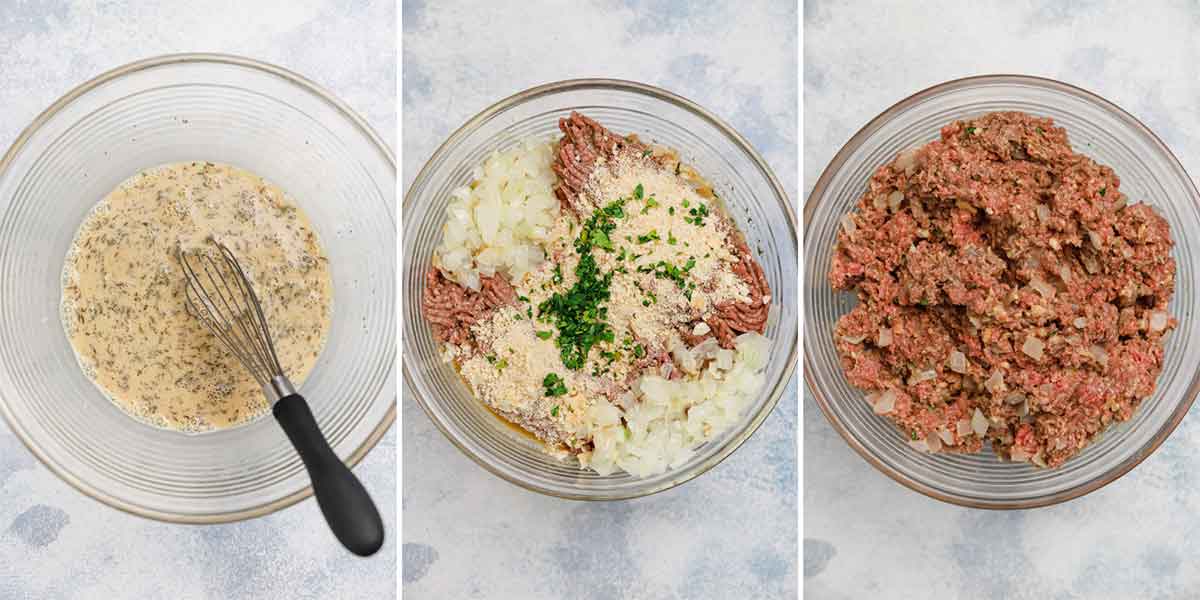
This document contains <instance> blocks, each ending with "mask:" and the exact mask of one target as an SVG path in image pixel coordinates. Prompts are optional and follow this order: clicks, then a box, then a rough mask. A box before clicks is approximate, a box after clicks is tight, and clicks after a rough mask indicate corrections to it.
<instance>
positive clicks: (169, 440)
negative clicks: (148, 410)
mask: <svg viewBox="0 0 1200 600" xmlns="http://www.w3.org/2000/svg"><path fill="white" fill-rule="evenodd" d="M185 160H208V161H213V162H223V163H229V164H233V165H236V166H239V167H242V168H245V169H249V170H250V171H252V172H254V173H257V174H259V175H262V176H263V177H265V178H266V179H268V180H269V181H272V182H274V183H276V184H278V185H279V186H280V187H282V188H283V189H284V190H285V191H287V192H288V193H289V194H291V195H292V196H293V197H294V198H295V200H296V202H297V203H298V204H299V206H300V207H301V208H302V209H303V210H304V211H305V212H306V213H307V214H308V216H309V218H310V219H311V220H312V222H313V225H314V226H315V227H316V229H317V233H318V235H319V236H320V239H321V241H322V243H323V244H324V245H325V248H326V250H327V252H328V255H329V259H330V264H331V272H332V275H333V282H334V300H333V321H332V325H331V329H330V332H329V337H328V342H327V343H326V346H325V349H324V351H323V352H322V354H321V357H320V359H319V361H318V362H317V365H316V367H315V368H314V369H313V371H312V374H311V375H310V377H309V378H308V381H306V382H305V384H304V386H303V388H302V390H301V391H302V392H303V393H304V395H305V396H306V397H307V398H308V401H309V403H310V404H311V406H312V410H313V413H314V414H315V415H316V418H317V422H318V423H319V425H320V427H321V429H322V431H324V433H325V435H326V437H328V438H329V441H330V444H331V445H332V446H333V449H334V451H335V452H336V453H337V454H338V456H339V457H341V458H342V459H344V460H346V461H347V462H349V463H350V464H355V463H357V462H358V461H359V460H360V459H361V458H362V457H363V456H364V455H365V454H366V453H367V451H368V450H370V448H371V447H372V446H373V445H374V444H375V442H376V441H378V440H379V438H380V437H382V435H383V434H384V432H386V431H387V428H388V427H389V426H390V425H391V422H392V420H393V419H394V417H395V409H396V404H395V384H396V381H395V377H396V376H395V369H394V363H395V356H396V355H395V352H396V344H395V306H396V299H395V261H394V256H395V250H394V249H395V239H396V238H395V236H396V220H395V212H394V211H395V208H394V207H395V200H396V198H395V195H396V193H395V175H396V167H395V160H394V158H393V157H392V154H391V152H390V150H388V148H387V147H386V146H385V145H384V143H383V142H382V141H381V140H380V139H379V137H378V136H377V135H376V134H375V133H374V132H372V131H371V129H370V127H368V126H367V124H366V123H365V122H364V121H363V120H362V119H361V118H359V117H357V116H356V115H354V114H353V113H352V112H351V111H350V109H349V108H347V107H346V106H345V105H344V104H342V103H341V102H340V101H338V100H336V99H334V98H333V97H332V96H330V95H329V94H328V93H327V92H325V91H323V90H321V89H319V88H318V87H317V86H316V85H314V84H313V83H312V82H309V81H307V80H305V79H303V78H302V77H300V76H298V75H296V74H294V73H290V72H288V71H285V70H283V69H280V68H278V67H274V66H270V65H266V64H262V63H259V62H255V61H252V60H248V59H244V58H237V57H232V56H217V55H175V56H164V57H160V58H153V59H149V60H144V61H141V62H137V63H133V64H130V65H127V66H124V67H120V68H118V69H115V70H113V71H110V72H108V73H105V74H103V75H101V76H99V77H97V78H95V79H93V80H92V81H89V82H87V83H85V84H83V85H82V86H80V87H78V88H76V89H74V90H72V91H71V92H70V93H68V94H67V95H66V96H64V97H63V98H62V99H61V100H59V101H58V102H55V103H54V105H53V106H51V107H50V108H49V109H47V110H46V112H44V113H42V114H41V115H40V116H38V118H37V119H36V120H34V122H33V123H32V124H31V125H30V126H29V127H28V128H27V129H26V130H25V131H24V132H23V133H22V134H21V136H20V137H19V138H18V139H17V141H16V143H14V144H13V146H12V148H11V149H10V150H9V151H8V153H7V154H6V155H5V156H4V158H3V160H2V162H0V412H3V414H4V417H5V419H6V420H7V421H8V424H9V426H10V427H11V428H12V430H13V431H14V432H15V433H16V435H17V436H18V437H19V438H20V439H21V440H22V441H23V442H24V443H25V444H26V445H27V446H28V447H29V449H30V450H31V451H32V452H33V453H34V454H35V455H37V457H38V458H39V459H41V461H42V462H43V463H45V465H46V466H47V467H49V468H50V469H51V470H52V471H54V472H55V473H57V474H58V475H59V476H60V477H62V478H63V479H64V480H66V481H67V482H68V483H70V484H71V485H73V486H75V487H76V488H79V489H80V490H81V491H83V492H84V493H86V494H88V495H89V496H92V497H94V498H96V499H99V500H101V501H104V502H106V503H108V504H110V505H112V506H115V507H117V508H120V509H123V510H126V511H129V512H132V513H135V514H138V515H142V516H146V517H152V518H156V519H162V520H167V521H179V522H193V523H214V522H223V521H231V520H236V519H242V518H247V517H253V516H258V515H263V514H266V513H269V512H271V511H274V510H277V509H279V508H282V507H285V506H288V505H290V504H292V503H295V502H296V501H298V500H301V499H303V498H305V497H307V496H308V495H309V494H310V493H311V489H310V488H309V481H308V475H307V474H306V473H305V471H304V467H303V465H302V464H301V462H300V459H299V457H297V455H296V452H295V451H294V450H293V449H292V447H291V445H290V444H289V443H288V441H287V439H286V437H285V436H284V434H283V431H282V430H281V429H280V428H279V426H278V425H277V424H276V423H275V420H274V419H272V418H270V417H264V418H261V419H258V420H257V421H254V422H252V423H248V424H246V425H243V426H240V427H236V428H232V429H227V430H221V431H214V432H209V433H202V434H191V435H189V434H183V433H178V432H173V431H167V430H162V429H156V428H154V427H151V426H148V425H145V424H143V423H141V422H139V421H137V420H135V419H133V418H131V417H129V416H127V415H126V414H125V413H123V412H122V411H121V410H120V409H118V408H117V407H116V406H115V405H113V404H112V403H111V402H109V401H108V400H107V399H106V398H105V397H104V396H102V395H101V394H100V392H99V391H98V390H97V389H96V387H95V386H93V385H92V383H91V382H90V381H89V380H88V379H87V378H86V377H85V376H84V375H83V373H82V372H81V370H80V368H79V365H78V363H77V362H76V359H75V355H74V354H73V352H72V349H71V346H70V344H69V343H68V341H67V338H66V335H65V333H64V332H63V328H62V325H61V324H60V321H59V298H60V294H61V283H60V274H61V272H62V268H63V259H64V257H65V256H66V253H67V248H68V246H69V245H70V243H71V241H72V238H73V236H74V234H75V231H76V229H77V228H78V227H79V224H80V223H81V222H82V220H83V218H84V216H85V215H86V214H87V212H88V211H89V210H90V209H91V208H92V207H93V206H94V205H95V204H96V203H97V202H99V201H100V199H101V198H103V197H104V196H105V194H107V193H108V192H109V191H111V190H112V189H113V188H114V187H116V185H117V184H119V183H120V182H121V181H123V180H124V179H126V178H128V177H129V176H131V175H133V174H135V173H137V172H138V171H140V170H142V169H145V168H147V167H151V166H155V165H160V164H163V163H170V162H176V161H185ZM367 487H368V488H369V487H370V486H369V485H368V486H367Z"/></svg>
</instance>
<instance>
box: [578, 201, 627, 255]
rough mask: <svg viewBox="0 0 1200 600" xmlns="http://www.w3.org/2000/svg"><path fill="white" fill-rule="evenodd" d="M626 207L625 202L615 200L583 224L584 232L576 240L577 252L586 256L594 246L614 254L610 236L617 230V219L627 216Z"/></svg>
mask: <svg viewBox="0 0 1200 600" xmlns="http://www.w3.org/2000/svg"><path fill="white" fill-rule="evenodd" d="M624 205H625V200H614V201H612V202H610V203H609V204H608V206H605V207H604V208H601V209H599V210H597V211H596V212H595V213H593V214H592V216H591V218H589V219H588V220H587V222H586V223H584V224H583V230H582V231H580V232H579V237H578V238H577V239H576V240H575V251H576V252H578V253H580V254H584V253H585V252H587V251H588V250H591V248H592V247H593V246H594V247H596V248H603V249H605V250H607V251H609V252H612V251H613V243H612V240H611V239H609V237H608V234H609V233H612V230H613V229H616V228H617V223H616V221H615V219H620V218H622V217H624V216H625V209H624V208H623V207H624Z"/></svg>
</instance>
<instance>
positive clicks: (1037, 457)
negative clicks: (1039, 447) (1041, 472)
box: [1032, 452, 1046, 469]
mask: <svg viewBox="0 0 1200 600" xmlns="http://www.w3.org/2000/svg"><path fill="white" fill-rule="evenodd" d="M1032 460H1033V464H1035V465H1037V466H1039V467H1041V468H1043V469H1045V468H1046V459H1044V458H1042V453H1041V452H1038V453H1037V454H1034V455H1033V458H1032Z"/></svg>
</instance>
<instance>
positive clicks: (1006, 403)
mask: <svg viewBox="0 0 1200 600" xmlns="http://www.w3.org/2000/svg"><path fill="white" fill-rule="evenodd" d="M1171 246H1172V241H1171V235H1170V231H1169V227H1168V225H1167V222H1166V221H1165V220H1164V219H1163V218H1162V217H1161V216H1160V215H1158V214H1157V213H1156V212H1155V211H1154V210H1153V209H1152V208H1151V207H1149V206H1147V205H1144V204H1129V203H1128V201H1127V198H1126V196H1125V194H1123V193H1122V192H1121V190H1120V180H1119V178H1118V177H1117V175H1116V174H1115V173H1114V172H1113V171H1112V169H1110V168H1108V167H1106V166H1103V165H1100V164H1097V163H1096V162H1094V161H1093V160H1091V159H1090V158H1088V157H1086V156H1083V155H1081V154H1076V153H1075V152H1074V151H1073V150H1072V149H1071V147H1070V145H1069V143H1068V140H1067V132H1066V131H1065V130H1064V129H1062V128H1061V127H1057V126H1055V125H1054V123H1053V121H1051V120H1050V119H1044V118H1037V117H1033V116H1030V115H1026V114H1023V113H1017V112H1004V113H993V114H988V115H985V116H982V117H980V118H978V119H974V120H971V121H958V122H954V123H951V124H949V125H947V126H945V127H944V128H942V131H941V137H940V139H939V140H937V141H934V142H931V143H930V144H928V145H926V146H924V147H922V148H920V149H917V150H915V151H907V152H903V153H901V154H900V155H899V156H898V157H897V158H896V160H894V161H892V162H891V163H889V164H887V165H885V166H883V167H881V168H880V169H879V170H878V171H876V172H875V174H874V175H873V176H872V178H871V181H870V184H869V189H868V190H867V192H866V193H864V194H863V196H862V197H861V198H860V200H859V202H858V209H857V211H855V212H853V213H850V214H848V215H846V216H845V217H844V218H843V221H842V229H841V231H839V233H838V241H837V247H836V249H835V253H834V257H833V261H832V267H831V269H830V272H829V280H830V282H831V284H832V285H833V287H834V288H835V289H839V290H854V291H855V293H856V294H857V296H858V299H859V304H858V305H857V306H856V307H855V308H854V309H853V310H852V311H851V312H850V313H849V314H846V315H844V316H843V317H842V318H841V319H840V320H839V321H838V323H837V326H836V328H835V345H836V347H837V351H838V353H839V355H840V357H841V361H842V366H843V368H844V370H845V373H846V376H847V379H848V380H849V382H850V383H851V384H852V385H855V386H857V387H859V388H863V389H865V390H869V391H870V392H871V394H870V395H869V396H868V398H869V400H871V401H872V402H874V403H875V404H876V412H880V413H883V414H886V415H887V416H888V417H889V418H890V419H892V420H893V421H894V422H896V424H897V425H899V426H900V427H901V428H902V429H903V430H904V431H905V432H906V433H907V434H908V435H909V436H910V437H911V438H912V440H914V441H915V442H916V443H918V444H923V445H924V446H925V447H928V448H930V449H931V450H934V451H951V452H974V451H977V450H978V449H979V448H980V447H981V446H982V443H983V441H985V440H986V441H988V442H990V443H991V444H992V448H993V450H995V451H996V452H997V453H998V454H1000V455H1001V456H1003V457H1005V458H1010V459H1017V460H1026V459H1028V460H1032V461H1033V462H1034V463H1035V464H1039V465H1046V466H1057V465H1060V464H1062V463H1063V462H1064V461H1066V460H1067V459H1068V458H1070V457H1071V456H1073V455H1075V454H1076V453H1078V452H1079V451H1080V450H1081V449H1082V448H1083V447H1084V446H1086V444H1088V443H1089V442H1090V441H1092V440H1093V439H1094V438H1095V437H1096V435H1097V434H1099V433H1100V432H1101V431H1103V430H1104V429H1105V428H1106V427H1108V426H1109V425H1110V424H1111V423H1113V422H1116V421H1123V420H1126V419H1128V418H1129V417H1130V416H1131V415H1132V413H1133V411H1134V410H1135V409H1136V408H1137V406H1138V404H1139V403H1140V402H1141V401H1142V399H1144V398H1146V397H1147V396H1149V395H1151V394H1152V393H1153V391H1154V388H1155V380H1156V378H1157V376H1158V374H1159V372H1160V371H1161V369H1162V360H1163V336H1164V335H1165V334H1166V333H1167V332H1168V331H1170V330H1171V329H1172V328H1174V327H1175V326H1176V324H1177V323H1176V321H1175V320H1174V319H1173V318H1171V317H1170V316H1169V315H1168V313H1167V304H1168V302H1169V301H1170V299H1171V296H1172V294H1173V292H1174V288H1175V261H1174V260H1173V259H1172V258H1171V256H1170V251H1171ZM977 411H978V413H979V415H978V416H977V415H976V412H977ZM973 417H974V423H972V419H973ZM985 420H986V431H985V432H984V433H983V435H980V434H979V433H977V432H976V430H977V429H980V428H982V427H980V426H982V425H985Z"/></svg>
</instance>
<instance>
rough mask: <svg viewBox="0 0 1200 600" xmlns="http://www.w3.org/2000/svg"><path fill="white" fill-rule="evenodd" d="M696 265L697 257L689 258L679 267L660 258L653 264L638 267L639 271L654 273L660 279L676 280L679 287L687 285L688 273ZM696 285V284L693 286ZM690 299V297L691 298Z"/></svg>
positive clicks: (682, 287)
mask: <svg viewBox="0 0 1200 600" xmlns="http://www.w3.org/2000/svg"><path fill="white" fill-rule="evenodd" d="M694 266H696V259H695V258H689V259H688V261H687V262H686V263H685V264H684V266H682V267H679V266H676V265H673V264H671V263H669V262H667V261H665V260H660V261H658V262H657V263H655V264H653V265H642V266H640V267H638V272H639V273H654V276H655V277H657V278H659V279H670V280H671V281H674V282H675V284H676V285H678V286H679V289H684V288H685V287H687V281H686V278H687V274H688V272H689V271H691V270H692V267H694ZM693 287H694V286H693ZM689 299H690V298H689Z"/></svg>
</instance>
